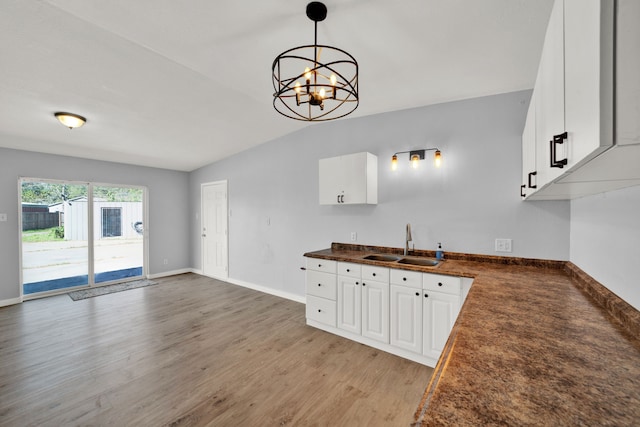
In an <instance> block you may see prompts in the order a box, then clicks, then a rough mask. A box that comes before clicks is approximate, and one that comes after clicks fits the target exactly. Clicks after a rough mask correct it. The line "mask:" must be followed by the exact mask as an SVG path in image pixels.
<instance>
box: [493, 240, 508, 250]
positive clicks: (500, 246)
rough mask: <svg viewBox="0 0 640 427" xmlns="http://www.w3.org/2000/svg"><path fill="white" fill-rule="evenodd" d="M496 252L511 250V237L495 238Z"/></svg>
mask: <svg viewBox="0 0 640 427" xmlns="http://www.w3.org/2000/svg"><path fill="white" fill-rule="evenodd" d="M496 252H511V239H496Z"/></svg>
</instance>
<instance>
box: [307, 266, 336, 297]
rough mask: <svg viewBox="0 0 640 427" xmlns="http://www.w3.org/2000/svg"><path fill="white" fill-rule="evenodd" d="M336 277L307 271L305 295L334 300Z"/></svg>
mask: <svg viewBox="0 0 640 427" xmlns="http://www.w3.org/2000/svg"><path fill="white" fill-rule="evenodd" d="M336 283H337V281H336V275H335V274H331V273H323V272H321V271H313V270H307V294H311V295H315V296H317V297H322V298H327V299H330V300H333V301H335V300H336Z"/></svg>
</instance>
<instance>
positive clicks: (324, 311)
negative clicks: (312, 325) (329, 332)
mask: <svg viewBox="0 0 640 427" xmlns="http://www.w3.org/2000/svg"><path fill="white" fill-rule="evenodd" d="M306 313H307V319H310V320H315V321H316V322H320V323H324V324H325V325H329V326H333V327H334V328H335V327H336V302H335V301H330V300H328V299H325V298H318V297H314V296H313V295H307V307H306Z"/></svg>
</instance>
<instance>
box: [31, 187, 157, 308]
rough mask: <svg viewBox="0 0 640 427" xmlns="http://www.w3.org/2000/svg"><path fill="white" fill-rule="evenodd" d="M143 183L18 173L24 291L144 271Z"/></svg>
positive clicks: (131, 275) (41, 290)
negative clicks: (55, 178)
mask: <svg viewBox="0 0 640 427" xmlns="http://www.w3.org/2000/svg"><path fill="white" fill-rule="evenodd" d="M145 196H146V195H145V189H144V188H143V187H126V186H113V185H107V184H92V183H79V182H60V181H53V180H41V179H32V178H22V179H21V180H20V199H21V204H22V209H21V225H22V238H21V268H22V275H21V277H22V290H23V295H25V296H37V295H46V294H50V293H55V292H61V291H64V290H67V289H70V288H76V287H88V286H94V285H96V284H105V283H109V282H114V281H124V280H131V279H132V278H139V277H142V276H143V275H144V274H145V268H144V260H145V243H144V212H145Z"/></svg>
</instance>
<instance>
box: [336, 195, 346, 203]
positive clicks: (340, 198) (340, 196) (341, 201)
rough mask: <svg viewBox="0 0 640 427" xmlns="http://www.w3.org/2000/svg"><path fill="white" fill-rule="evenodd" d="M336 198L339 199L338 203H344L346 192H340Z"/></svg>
mask: <svg viewBox="0 0 640 427" xmlns="http://www.w3.org/2000/svg"><path fill="white" fill-rule="evenodd" d="M336 200H337V201H338V203H344V194H338V195H337V196H336Z"/></svg>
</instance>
